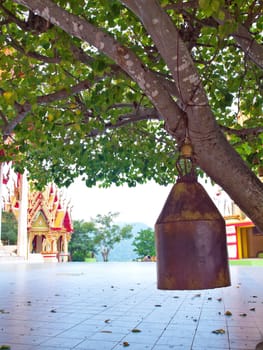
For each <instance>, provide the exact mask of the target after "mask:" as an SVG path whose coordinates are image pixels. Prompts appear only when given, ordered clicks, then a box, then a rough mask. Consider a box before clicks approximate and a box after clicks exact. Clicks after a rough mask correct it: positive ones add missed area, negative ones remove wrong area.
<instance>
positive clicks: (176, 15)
mask: <svg viewBox="0 0 263 350" xmlns="http://www.w3.org/2000/svg"><path fill="white" fill-rule="evenodd" d="M147 2H148V1H147ZM139 3H140V1H135V0H134V1H131V0H127V1H118V0H111V1H105V0H96V1H95V0H89V1H85V0H80V1H75V0H67V1H64V0H54V1H49V0H43V1H42V2H41V1H39V0H31V1H29V0H28V1H22V0H21V1H11V0H3V1H1V3H0V26H1V31H0V47H1V50H0V51H1V52H0V106H1V107H0V117H1V118H0V130H1V134H2V145H1V148H2V150H4V153H3V152H2V160H9V159H12V160H14V161H15V162H16V163H15V164H16V167H17V169H18V170H20V171H22V169H23V167H26V168H27V169H28V170H29V173H30V176H31V177H32V178H33V179H34V180H35V179H38V183H39V186H42V185H44V183H46V182H48V181H51V180H55V182H56V183H57V184H59V185H60V186H64V185H66V186H68V185H69V184H70V183H71V182H72V181H73V180H74V178H76V177H77V176H79V175H81V176H82V177H83V179H84V180H85V181H86V184H87V185H88V186H93V185H95V184H96V183H98V184H100V185H102V186H109V185H110V184H111V183H115V184H117V185H121V184H122V183H128V185H129V186H134V185H136V183H144V182H146V181H148V180H150V179H154V180H155V181H156V182H157V183H159V184H167V183H171V182H173V181H174V175H175V169H174V163H175V159H176V157H177V149H176V148H177V145H178V143H179V144H180V141H182V139H181V140H180V137H178V135H177V137H176V140H175V139H174V137H173V136H174V134H173V132H172V131H171V130H170V129H169V127H167V125H166V123H165V122H164V119H165V118H164V116H163V115H162V113H161V112H160V111H161V110H162V108H161V107H160V103H159V102H158V103H157V102H156V98H155V96H154V95H155V91H157V90H154V88H153V85H152V84H151V87H150V88H149V89H148V90H149V91H150V92H149V91H148V90H147V83H146V85H145V86H143V84H142V82H139V78H138V80H137V81H136V79H135V78H134V77H132V76H131V74H128V73H127V70H125V69H124V68H123V62H121V56H120V60H119V61H118V60H116V57H115V56H114V52H112V51H113V49H114V48H115V47H117V50H126V51H127V53H126V56H127V55H129V56H130V57H131V60H130V61H127V62H128V64H130V65H133V64H134V66H135V65H136V67H137V63H136V62H139V64H140V67H141V68H142V69H143V71H144V72H146V73H147V76H148V77H149V79H150V78H151V79H152V80H151V81H152V82H153V81H154V82H155V84H158V86H162V87H163V96H161V97H158V98H160V99H161V100H162V103H163V105H165V104H166V102H165V96H168V95H169V96H168V97H167V98H169V99H172V100H173V101H174V102H175V103H176V104H177V108H178V109H179V110H178V113H179V112H180V113H179V114H180V115H184V114H183V113H182V112H184V113H185V106H184V101H183V99H182V98H181V95H182V93H183V89H184V86H183V84H182V82H179V84H178V81H175V78H174V75H173V72H172V71H171V69H170V63H169V62H168V61H167V59H166V60H165V59H164V55H163V54H162V50H165V49H166V48H167V47H168V46H170V45H171V46H173V45H174V44H173V43H171V42H164V41H163V47H161V46H159V45H158V44H157V43H156V42H157V41H158V40H157V39H158V38H156V37H155V36H154V33H152V32H151V28H150V25H149V24H148V22H147V18H146V14H144V13H140V14H139V10H138V8H139V5H138V4H139ZM21 4H25V5H26V6H27V8H26V7H24V6H22V5H21ZM40 4H43V6H46V8H47V9H51V10H47V11H46V14H47V16H48V14H49V13H54V16H55V12H56V8H55V6H56V5H57V6H58V8H60V9H63V10H65V11H66V13H67V14H73V15H76V16H78V18H79V19H80V20H81V21H82V22H80V23H82V25H84V22H85V25H87V26H89V27H87V28H89V29H90V31H89V32H87V31H86V32H85V35H86V40H83V39H82V38H80V37H78V35H77V34H75V35H74V34H73V33H70V30H66V29H67V25H68V22H66V21H65V23H66V24H65V25H64V27H65V29H64V28H63V26H62V25H61V23H58V21H56V20H55V19H54V20H53V21H51V20H52V18H51V17H52V16H51V15H49V17H50V18H49V20H45V19H44V18H42V17H40V16H38V15H37V14H36V12H35V13H33V12H32V11H30V10H29V9H28V8H30V7H31V8H33V7H34V6H35V7H37V6H39V7H40ZM152 4H153V5H154V6H152V8H155V5H156V4H157V6H159V7H160V8H161V11H162V12H161V13H162V14H165V15H168V16H169V17H170V19H171V22H172V24H173V25H174V27H175V28H176V30H177V31H178V33H179V35H180V38H181V39H182V41H183V42H184V44H185V46H186V48H187V49H188V52H189V54H190V57H191V58H192V60H193V62H194V65H195V69H196V70H197V72H198V75H199V79H200V81H199V84H202V86H203V87H204V89H205V91H206V93H207V97H208V101H209V105H210V107H211V110H212V112H213V115H214V117H215V118H216V121H217V123H218V124H219V126H220V128H221V130H222V131H223V132H224V133H225V134H227V137H228V140H229V142H230V143H231V145H232V146H233V147H234V148H235V149H236V150H237V151H238V152H239V153H240V154H241V156H242V157H243V159H244V160H245V161H246V162H247V164H248V165H249V166H250V167H251V168H252V169H254V170H256V168H257V167H258V166H259V165H260V164H262V162H263V158H262V157H263V149H262V142H263V132H262V131H263V128H262V66H263V65H262V48H261V49H260V45H259V44H260V42H261V41H262V22H263V16H262V3H261V2H260V1H257V0H246V1H244V0H233V1H224V0H211V1H206V0H199V1H197V0H187V1H173V0H160V1H155V0H153V1H152ZM41 6H42V5H41ZM145 6H146V5H145ZM147 6H148V5H147ZM131 10H132V11H131ZM148 10H149V7H148V9H147V11H148ZM151 10H152V9H151ZM144 11H145V12H146V10H144ZM43 12H44V11H43ZM42 15H43V13H42ZM138 17H141V18H140V19H141V20H140V19H138ZM54 18H55V17H54ZM61 19H62V17H61ZM157 20H158V19H157V18H155V21H157ZM160 21H161V17H160ZM51 22H52V23H51ZM57 23H58V25H57ZM68 26H69V25H68ZM71 27H73V26H72V23H71ZM63 29H64V30H63ZM74 30H76V28H75V29H74V28H73V29H72V31H74ZM85 30H86V28H85ZM160 32H161V31H160ZM83 33H84V30H83ZM82 35H84V34H82ZM102 38H103V40H104V41H103V40H102ZM249 39H251V42H249V44H247V42H248V40H249ZM242 40H243V41H242ZM246 40H247V42H246ZM244 42H245V43H244ZM96 43H97V46H96ZM107 43H108V46H107ZM117 45H119V46H117ZM161 45H162V44H161ZM165 45H166V47H165ZM178 45H179V44H178ZM246 45H248V46H246ZM111 47H112V51H111ZM177 49H178V50H181V47H179V46H178V48H177ZM119 53H121V52H119ZM174 54H176V52H175V53H174ZM132 55H134V56H132ZM126 56H125V54H124V55H123V57H126ZM171 58H172V57H171ZM146 73H145V74H146ZM165 93H166V95H165ZM243 117H246V118H244V119H243V121H242V123H240V120H241V119H242V118H243ZM180 120H182V118H181V119H180ZM179 124H180V123H179ZM179 126H180V125H179ZM167 131H168V132H167ZM7 141H9V142H7Z"/></svg>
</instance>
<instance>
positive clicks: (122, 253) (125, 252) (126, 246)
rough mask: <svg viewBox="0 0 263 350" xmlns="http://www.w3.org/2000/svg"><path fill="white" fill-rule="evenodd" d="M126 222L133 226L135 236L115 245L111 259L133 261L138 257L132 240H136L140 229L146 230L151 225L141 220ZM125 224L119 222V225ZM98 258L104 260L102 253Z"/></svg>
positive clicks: (110, 255)
mask: <svg viewBox="0 0 263 350" xmlns="http://www.w3.org/2000/svg"><path fill="white" fill-rule="evenodd" d="M125 224H128V225H132V226H133V230H132V235H133V236H132V238H130V239H124V240H122V241H121V242H120V243H117V244H116V245H115V246H114V248H113V249H112V251H111V252H110V254H109V261H132V260H134V259H136V258H137V255H136V253H135V252H134V251H133V248H134V247H133V245H132V242H133V240H134V237H135V236H136V235H137V233H138V232H139V231H141V230H145V229H146V228H149V226H148V225H146V224H144V223H141V222H135V223H125ZM125 224H124V223H118V225H120V226H122V225H125ZM97 260H98V261H102V258H101V256H100V254H98V256H97Z"/></svg>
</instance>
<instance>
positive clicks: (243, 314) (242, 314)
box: [239, 313, 247, 317]
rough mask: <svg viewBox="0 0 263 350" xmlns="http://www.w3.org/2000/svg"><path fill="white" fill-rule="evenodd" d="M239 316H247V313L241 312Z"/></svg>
mask: <svg viewBox="0 0 263 350" xmlns="http://www.w3.org/2000/svg"><path fill="white" fill-rule="evenodd" d="M239 316H242V317H245V316H247V314H245V313H241V314H239Z"/></svg>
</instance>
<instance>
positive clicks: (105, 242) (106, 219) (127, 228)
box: [92, 212, 132, 262]
mask: <svg viewBox="0 0 263 350" xmlns="http://www.w3.org/2000/svg"><path fill="white" fill-rule="evenodd" d="M118 215H119V213H111V212H109V213H108V214H106V215H101V214H98V215H97V216H96V217H95V218H94V219H92V222H93V223H94V225H95V227H96V233H95V236H94V243H95V244H96V245H97V246H99V250H100V252H101V255H102V258H103V261H104V262H106V261H108V260H109V253H110V251H111V249H112V248H113V247H114V245H115V244H116V243H119V242H120V241H121V240H122V239H127V238H131V237H132V233H131V231H132V225H124V226H122V227H121V226H119V225H116V224H114V223H113V220H114V219H115V218H116V217H117V216H118Z"/></svg>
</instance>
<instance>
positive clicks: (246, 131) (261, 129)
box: [220, 125, 263, 138]
mask: <svg viewBox="0 0 263 350" xmlns="http://www.w3.org/2000/svg"><path fill="white" fill-rule="evenodd" d="M220 128H221V130H222V131H224V132H226V133H227V134H231V135H236V136H238V137H240V138H246V137H247V136H249V135H253V136H258V135H259V134H262V133H263V126H256V127H254V128H243V129H238V130H237V129H232V128H229V127H227V126H224V125H220Z"/></svg>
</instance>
